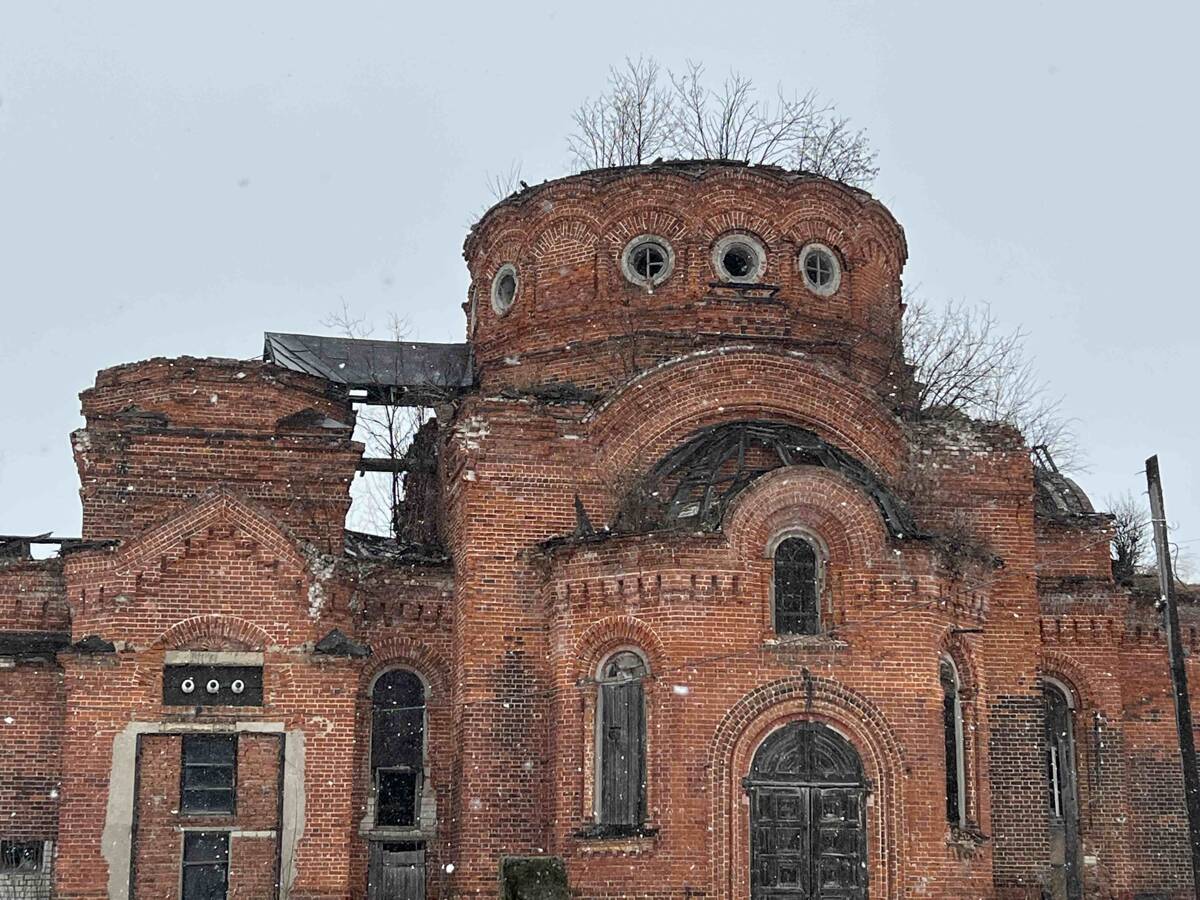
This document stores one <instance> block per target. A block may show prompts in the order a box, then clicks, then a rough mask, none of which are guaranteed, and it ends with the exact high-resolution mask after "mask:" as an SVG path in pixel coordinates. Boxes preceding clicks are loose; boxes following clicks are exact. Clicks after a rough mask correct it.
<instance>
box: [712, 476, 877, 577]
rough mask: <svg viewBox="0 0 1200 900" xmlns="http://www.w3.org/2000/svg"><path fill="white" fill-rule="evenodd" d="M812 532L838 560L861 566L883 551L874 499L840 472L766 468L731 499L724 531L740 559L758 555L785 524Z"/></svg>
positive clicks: (832, 557)
mask: <svg viewBox="0 0 1200 900" xmlns="http://www.w3.org/2000/svg"><path fill="white" fill-rule="evenodd" d="M794 527H803V528H807V529H809V530H811V531H813V532H814V533H815V534H817V535H818V536H819V537H820V538H821V539H822V540H823V541H825V544H826V547H827V549H828V550H829V555H830V559H831V560H834V561H836V562H838V563H839V564H841V565H847V564H854V565H857V566H865V565H867V564H868V563H869V562H870V561H871V560H873V559H877V558H879V557H881V556H882V555H883V554H884V553H885V552H886V551H887V540H888V539H887V531H886V528H885V526H884V523H883V519H882V517H881V516H880V514H879V509H878V507H877V506H876V505H875V502H874V501H873V500H872V499H871V498H870V497H868V496H867V495H866V494H864V493H863V491H862V489H861V488H860V487H858V486H857V485H855V484H854V483H853V482H851V481H850V480H849V479H848V478H846V476H844V475H842V474H841V473H839V472H833V471H831V470H829V469H824V468H821V467H819V466H786V467H783V468H780V469H776V470H775V471H773V472H768V473H767V474H766V475H763V476H761V477H760V478H759V479H758V480H757V481H755V482H754V484H752V485H750V487H748V488H746V490H744V491H742V493H741V494H739V495H738V496H737V497H735V498H734V500H733V502H732V503H731V504H730V508H729V510H728V511H727V512H726V514H725V522H724V525H723V529H722V530H723V531H724V532H725V535H726V537H727V539H728V540H729V543H730V546H731V547H732V548H733V550H734V553H735V554H736V555H737V556H738V557H739V558H743V559H744V558H754V557H757V556H762V555H763V554H764V553H765V551H766V548H767V545H768V544H769V542H770V541H771V539H772V537H773V536H775V535H777V534H779V533H780V532H782V531H785V530H787V529H789V528H794Z"/></svg>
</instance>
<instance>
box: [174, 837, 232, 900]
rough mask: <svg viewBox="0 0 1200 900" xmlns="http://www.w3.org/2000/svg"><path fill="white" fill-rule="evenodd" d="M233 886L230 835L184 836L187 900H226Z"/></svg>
mask: <svg viewBox="0 0 1200 900" xmlns="http://www.w3.org/2000/svg"><path fill="white" fill-rule="evenodd" d="M228 884H229V832H227V831H185V832H184V833H183V900H225V897H226V890H227V888H228Z"/></svg>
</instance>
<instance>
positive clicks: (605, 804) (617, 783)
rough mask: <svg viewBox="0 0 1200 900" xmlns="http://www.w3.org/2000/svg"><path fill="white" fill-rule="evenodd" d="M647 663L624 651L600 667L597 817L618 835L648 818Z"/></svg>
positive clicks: (632, 653) (597, 727)
mask: <svg viewBox="0 0 1200 900" xmlns="http://www.w3.org/2000/svg"><path fill="white" fill-rule="evenodd" d="M647 672H648V670H647V668H646V661H645V660H644V659H642V657H641V656H640V655H639V654H637V653H635V652H633V651H632V650H620V651H618V652H616V653H614V654H612V655H611V656H609V657H608V658H607V659H606V660H605V661H604V662H603V663H602V664H601V666H600V671H599V681H600V691H599V698H598V701H597V703H598V706H597V709H596V732H597V733H596V751H597V752H596V763H597V767H596V786H597V791H596V819H597V822H598V824H600V825H603V826H607V827H608V828H610V829H611V830H612V831H614V832H618V833H619V832H622V831H624V832H633V831H636V830H637V829H638V828H639V827H640V826H641V825H642V823H643V822H644V821H645V818H646V700H645V692H644V690H643V687H642V681H643V679H644V678H645V677H646V675H647Z"/></svg>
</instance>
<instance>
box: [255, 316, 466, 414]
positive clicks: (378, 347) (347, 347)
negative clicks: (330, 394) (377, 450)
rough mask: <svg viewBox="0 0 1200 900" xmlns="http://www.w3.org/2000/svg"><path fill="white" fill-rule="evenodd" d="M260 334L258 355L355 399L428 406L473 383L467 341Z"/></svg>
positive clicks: (456, 393) (394, 404) (457, 392)
mask: <svg viewBox="0 0 1200 900" xmlns="http://www.w3.org/2000/svg"><path fill="white" fill-rule="evenodd" d="M263 338H264V340H263V360H265V361H266V362H269V363H273V364H274V365H277V366H281V367H283V368H285V369H291V370H292V371H294V372H304V373H306V374H308V375H315V376H317V377H318V378H324V379H326V380H327V381H331V382H333V383H334V384H339V385H345V387H346V389H347V390H348V391H350V392H351V395H352V399H353V400H355V401H356V402H359V403H377V404H387V405H390V406H433V405H435V404H437V403H443V402H445V401H446V400H448V399H450V398H452V397H455V396H457V395H458V394H461V393H462V392H463V391H465V390H467V389H469V388H471V387H472V386H473V385H474V383H475V373H474V366H473V365H472V362H471V350H470V347H469V345H467V344H429V343H419V342H416V341H372V340H362V339H358V338H340V337H323V336H321V335H312V334H285V333H282V332H276V331H268V332H266V333H265V334H264V336H263ZM355 394H358V396H354V395H355Z"/></svg>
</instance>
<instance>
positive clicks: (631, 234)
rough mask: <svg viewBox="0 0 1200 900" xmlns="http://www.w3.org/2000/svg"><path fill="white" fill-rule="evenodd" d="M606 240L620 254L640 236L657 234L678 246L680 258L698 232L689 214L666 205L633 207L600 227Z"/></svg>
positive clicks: (613, 214) (614, 216)
mask: <svg viewBox="0 0 1200 900" xmlns="http://www.w3.org/2000/svg"><path fill="white" fill-rule="evenodd" d="M599 229H600V234H601V235H603V239H604V240H606V241H608V242H609V243H610V244H611V245H612V247H613V250H614V251H616V252H618V253H619V252H620V251H621V250H624V249H625V245H626V244H627V243H628V242H629V241H630V240H631V239H632V238H635V237H637V236H638V235H639V234H657V235H658V236H659V237H662V238H666V239H667V240H669V241H671V242H672V243H673V244H675V245H676V246H675V252H676V254H678V253H679V252H680V250H681V249H682V246H683V244H684V243H686V242H687V241H688V240H689V239H690V238H691V236H692V234H693V233H694V231H695V223H694V222H692V220H691V218H690V217H689V216H688V214H687V212H686V211H685V210H682V209H680V208H678V207H674V206H669V205H667V204H664V203H654V204H649V203H646V202H644V201H643V202H642V203H630V205H628V206H622V207H620V208H618V209H617V210H615V211H614V212H613V213H612V214H610V215H609V216H608V217H607V218H606V219H604V221H602V222H601V223H600V226H599Z"/></svg>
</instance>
